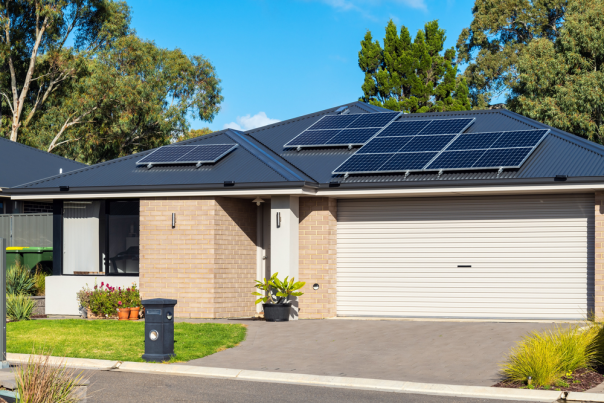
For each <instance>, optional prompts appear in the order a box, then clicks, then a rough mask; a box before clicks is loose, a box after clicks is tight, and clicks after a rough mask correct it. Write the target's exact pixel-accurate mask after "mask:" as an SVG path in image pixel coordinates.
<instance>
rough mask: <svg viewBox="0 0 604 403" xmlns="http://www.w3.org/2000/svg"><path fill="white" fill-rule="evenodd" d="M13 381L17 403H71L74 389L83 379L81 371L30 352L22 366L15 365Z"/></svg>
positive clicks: (74, 395) (73, 399)
mask: <svg viewBox="0 0 604 403" xmlns="http://www.w3.org/2000/svg"><path fill="white" fill-rule="evenodd" d="M15 372H16V376H15V381H16V383H17V391H18V393H19V402H20V403H47V402H53V403H75V402H79V401H80V397H79V396H78V395H77V388H78V385H79V384H82V383H83V382H84V381H85V379H84V376H83V374H82V372H79V373H76V371H75V370H73V369H67V368H66V367H65V365H64V364H60V365H52V364H51V363H50V355H44V356H36V355H31V356H30V357H29V361H28V362H27V364H26V365H23V366H20V367H18V368H17V370H16V371H15Z"/></svg>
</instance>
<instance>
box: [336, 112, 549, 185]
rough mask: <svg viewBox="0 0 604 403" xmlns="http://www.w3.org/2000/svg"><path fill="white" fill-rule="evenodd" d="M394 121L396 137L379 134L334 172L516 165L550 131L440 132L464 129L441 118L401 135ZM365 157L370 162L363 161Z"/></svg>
mask: <svg viewBox="0 0 604 403" xmlns="http://www.w3.org/2000/svg"><path fill="white" fill-rule="evenodd" d="M460 120H461V119H460ZM395 123H398V122H395ZM395 123H392V124H391V125H390V126H389V127H388V129H389V130H390V131H391V132H392V133H399V135H398V136H390V137H382V135H383V133H384V132H386V130H383V131H382V132H380V133H379V134H378V135H377V136H376V137H374V138H372V139H371V140H370V141H369V142H368V143H367V144H366V145H365V146H363V147H362V148H361V149H360V150H358V152H357V153H356V154H354V155H353V156H351V157H350V158H349V159H348V160H346V161H344V163H343V164H342V165H340V166H339V167H338V168H336V169H335V170H334V171H333V174H348V173H387V172H410V171H432V170H437V171H441V170H465V169H476V170H477V169H503V168H520V166H521V165H522V164H523V163H524V161H526V159H527V158H528V157H529V156H530V154H531V153H532V152H533V151H534V149H535V148H536V147H537V146H538V145H539V144H540V143H541V141H543V139H544V138H545V136H546V135H547V134H548V133H549V130H546V129H539V130H517V131H507V132H502V131H499V132H488V133H466V134H446V135H442V134H436V133H438V132H441V131H449V130H452V129H451V128H456V129H459V128H460V127H461V128H462V129H461V130H465V128H467V126H468V123H467V122H466V123H465V124H464V123H463V122H450V121H449V122H445V121H443V122H437V124H436V125H433V123H434V121H430V124H429V125H426V126H425V127H424V128H423V129H421V131H419V134H417V135H415V136H409V135H408V134H407V135H403V136H401V135H400V133H402V132H403V131H404V130H408V129H407V128H403V127H400V128H397V127H396V126H395ZM470 123H471V122H470ZM430 127H432V129H430ZM415 129H417V126H416V127H415ZM395 130H396V131H395ZM407 133H408V132H407ZM427 133H430V134H427ZM361 156H364V159H360V157H361ZM369 156H371V160H370V161H373V163H372V164H369V163H367V162H366V161H369V159H368V157H369ZM386 156H388V158H387V159H386V160H385V161H384V159H385V158H386ZM355 157H356V158H355ZM349 161H352V162H355V163H351V164H349V163H348V162H349ZM381 161H384V162H381ZM378 164H379V165H380V166H379V167H377V168H376V166H377V165H378ZM369 168H375V170H371V169H369Z"/></svg>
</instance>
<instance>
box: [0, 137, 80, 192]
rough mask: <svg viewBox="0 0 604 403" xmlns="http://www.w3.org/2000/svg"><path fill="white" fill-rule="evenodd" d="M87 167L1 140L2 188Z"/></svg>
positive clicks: (35, 149)
mask: <svg viewBox="0 0 604 403" xmlns="http://www.w3.org/2000/svg"><path fill="white" fill-rule="evenodd" d="M85 166H87V165H85V164H82V163H79V162H76V161H72V160H69V159H67V158H63V157H60V156H58V155H55V154H51V153H47V152H45V151H42V150H38V149H37V148H33V147H29V146H26V145H24V144H20V143H16V142H14V141H10V140H7V139H4V138H0V188H9V187H13V186H17V185H20V184H23V183H28V182H32V181H35V180H38V179H42V178H46V177H49V176H54V175H57V174H58V173H59V172H60V170H61V169H63V172H64V173H65V172H69V171H73V170H74V169H80V168H82V167H85Z"/></svg>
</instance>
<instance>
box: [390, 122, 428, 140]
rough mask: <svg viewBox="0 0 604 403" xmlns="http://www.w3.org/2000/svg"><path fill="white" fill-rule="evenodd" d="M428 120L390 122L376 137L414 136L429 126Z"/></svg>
mask: <svg viewBox="0 0 604 403" xmlns="http://www.w3.org/2000/svg"><path fill="white" fill-rule="evenodd" d="M430 122H431V121H430V120H416V121H413V120H412V121H409V122H392V124H390V126H388V127H387V128H385V129H384V130H382V132H381V133H380V134H378V137H390V136H393V137H398V136H415V135H416V134H418V133H419V132H420V131H421V130H422V129H423V128H424V127H426V126H428V125H429V124H430Z"/></svg>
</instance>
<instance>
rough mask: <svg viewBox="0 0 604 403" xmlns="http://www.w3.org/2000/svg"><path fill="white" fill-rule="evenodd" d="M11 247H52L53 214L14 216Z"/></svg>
mask: <svg viewBox="0 0 604 403" xmlns="http://www.w3.org/2000/svg"><path fill="white" fill-rule="evenodd" d="M0 228H1V227H0ZM0 234H1V232H0ZM1 236H2V235H0V237H1ZM11 246H39V247H52V214H50V213H37V214H13V239H12V245H11Z"/></svg>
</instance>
